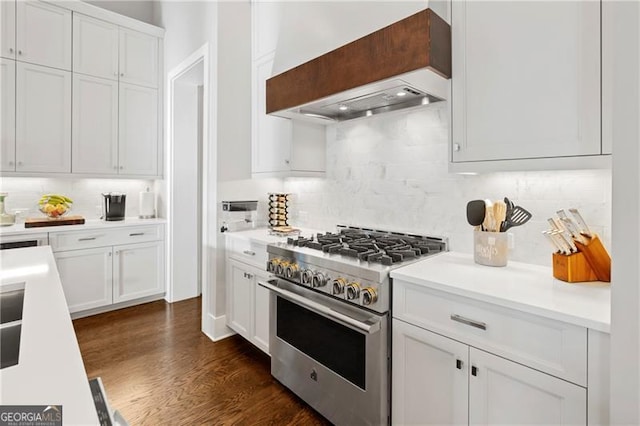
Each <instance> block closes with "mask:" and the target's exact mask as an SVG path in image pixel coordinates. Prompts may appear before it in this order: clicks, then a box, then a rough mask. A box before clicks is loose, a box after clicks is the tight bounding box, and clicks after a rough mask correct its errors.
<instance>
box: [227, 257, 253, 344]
mask: <svg viewBox="0 0 640 426" xmlns="http://www.w3.org/2000/svg"><path fill="white" fill-rule="evenodd" d="M254 283H255V280H254V277H253V275H251V273H250V272H247V267H246V266H245V265H243V264H242V263H239V262H236V261H235V260H227V325H228V326H229V327H230V328H232V329H233V330H234V331H236V332H237V333H239V334H240V335H241V336H242V337H244V338H245V339H248V340H251V337H252V336H253V327H252V324H253V318H254V316H253V301H252V300H253V291H254Z"/></svg>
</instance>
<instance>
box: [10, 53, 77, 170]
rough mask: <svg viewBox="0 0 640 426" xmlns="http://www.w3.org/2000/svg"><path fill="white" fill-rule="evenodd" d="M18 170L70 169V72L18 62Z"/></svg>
mask: <svg viewBox="0 0 640 426" xmlns="http://www.w3.org/2000/svg"><path fill="white" fill-rule="evenodd" d="M16 80H17V85H16V86H17V91H16V93H18V94H19V95H18V96H17V99H16V160H17V167H16V171H18V172H54V173H69V172H71V73H70V72H69V71H62V70H58V69H54V68H49V67H41V66H38V65H32V64H27V63H24V62H18V64H17V78H16Z"/></svg>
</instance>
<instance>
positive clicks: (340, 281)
mask: <svg viewBox="0 0 640 426" xmlns="http://www.w3.org/2000/svg"><path fill="white" fill-rule="evenodd" d="M346 285H347V280H345V279H344V278H336V279H335V280H333V290H332V291H331V292H332V293H333V294H334V295H338V294H342V293H344V287H345V286H346Z"/></svg>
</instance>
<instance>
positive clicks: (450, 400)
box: [392, 319, 587, 425]
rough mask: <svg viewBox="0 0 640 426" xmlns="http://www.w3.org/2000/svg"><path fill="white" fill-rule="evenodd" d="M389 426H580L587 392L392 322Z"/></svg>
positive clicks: (531, 370) (464, 345)
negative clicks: (529, 425) (440, 425)
mask: <svg viewBox="0 0 640 426" xmlns="http://www.w3.org/2000/svg"><path fill="white" fill-rule="evenodd" d="M392 359H393V384H392V398H393V399H392V404H393V405H392V413H393V424H554V425H567V424H572V425H573V424H587V390H586V389H585V388H583V387H581V386H578V385H575V384H572V383H569V382H566V381H564V380H561V379H558V378H556V377H553V376H550V375H548V374H545V373H542V372H540V371H537V370H534V369H532V368H528V367H526V366H523V365H521V364H517V363H515V362H512V361H509V360H507V359H504V358H501V357H498V356H496V355H493V354H490V353H488V352H485V351H482V350H479V349H476V348H473V347H470V346H468V345H466V344H464V343H461V342H458V341H455V340H453V339H449V338H447V337H444V336H441V335H439V334H436V333H432V332H430V331H428V330H425V329H422V328H420V327H417V326H414V325H411V324H407V323H405V322H403V321H401V320H397V319H394V320H393V358H392Z"/></svg>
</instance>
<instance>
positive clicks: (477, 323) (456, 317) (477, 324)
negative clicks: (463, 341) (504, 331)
mask: <svg viewBox="0 0 640 426" xmlns="http://www.w3.org/2000/svg"><path fill="white" fill-rule="evenodd" d="M451 319H452V320H453V321H457V322H459V323H462V324H466V325H470V326H471V327H475V328H479V329H480V330H486V329H487V324H485V323H483V322H480V321H474V320H472V319H469V318H465V317H461V316H460V315H456V314H452V315H451Z"/></svg>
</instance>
